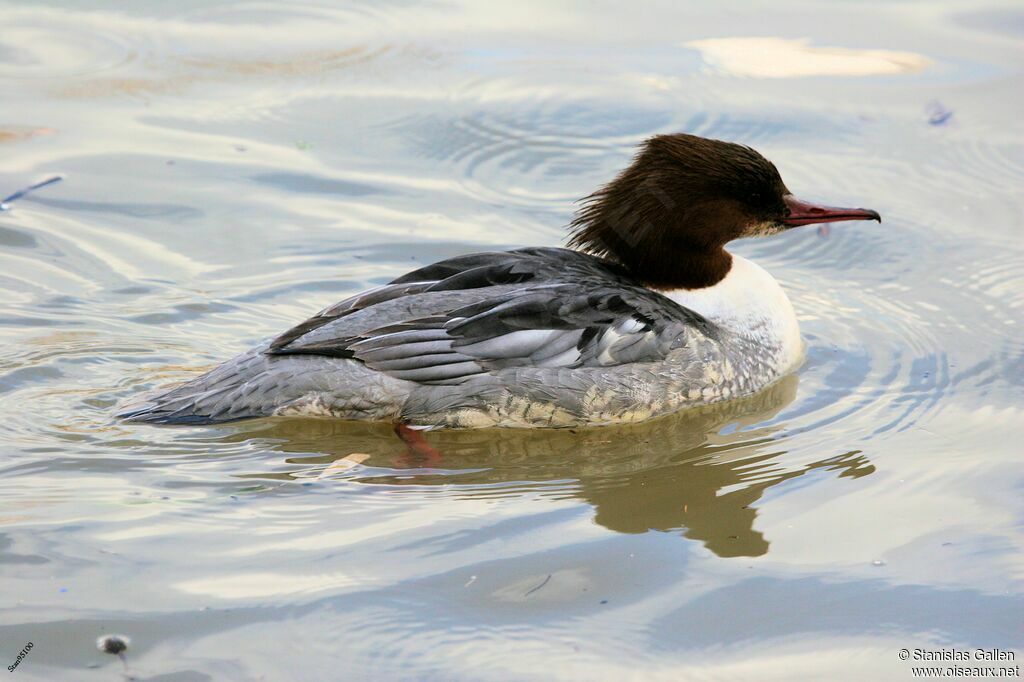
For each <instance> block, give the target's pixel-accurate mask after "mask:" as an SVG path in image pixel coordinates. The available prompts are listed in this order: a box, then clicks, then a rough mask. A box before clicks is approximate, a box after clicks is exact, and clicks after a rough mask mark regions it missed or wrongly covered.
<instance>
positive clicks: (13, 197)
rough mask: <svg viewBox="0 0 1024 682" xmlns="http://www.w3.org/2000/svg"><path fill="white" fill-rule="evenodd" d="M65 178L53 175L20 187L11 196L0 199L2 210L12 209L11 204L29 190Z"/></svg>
mask: <svg viewBox="0 0 1024 682" xmlns="http://www.w3.org/2000/svg"><path fill="white" fill-rule="evenodd" d="M63 179H64V176H63V175H54V176H53V177H51V178H47V179H45V180H43V181H42V182H37V183H36V184H34V185H29V186H28V187H26V188H25V189H19V190H18V191H17V192H15V193H14V194H12V195H11V196H9V197H6V198H5V199H3V200H0V211H9V210H11V207H10V205H9V204H10V203H11V202H12V201H15V200H17V199H20V198H22V197H23V196H25V195H26V194H28V193H29V192H34V191H36V190H37V189H39V188H40V187H46V186H47V185H52V184H53V183H55V182H60V181H61V180H63Z"/></svg>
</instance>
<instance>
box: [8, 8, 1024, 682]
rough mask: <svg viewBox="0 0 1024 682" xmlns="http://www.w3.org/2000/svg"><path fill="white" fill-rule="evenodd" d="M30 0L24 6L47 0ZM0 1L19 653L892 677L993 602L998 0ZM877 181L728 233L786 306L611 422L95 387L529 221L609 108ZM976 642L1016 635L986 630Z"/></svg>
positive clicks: (1009, 602)
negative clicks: (384, 410)
mask: <svg viewBox="0 0 1024 682" xmlns="http://www.w3.org/2000/svg"><path fill="white" fill-rule="evenodd" d="M62 5H64V6H62ZM675 5H676V3H663V4H655V5H649V6H646V7H645V8H643V9H638V8H635V7H632V6H631V5H628V4H623V3H617V4H616V3H598V4H588V5H586V7H585V9H581V8H580V7H574V6H570V5H550V4H549V3H537V4H533V5H522V4H512V5H508V6H504V7H503V6H498V5H493V6H481V5H478V4H475V3H474V4H471V3H464V4H463V5H459V4H455V5H452V4H447V5H438V4H430V3H421V2H415V1H414V2H406V3H393V4H380V3H362V4H361V3H349V4H346V5H344V6H342V5H331V4H323V5H321V4H312V3H310V4H299V3H275V4H270V3H257V2H252V3H248V2H234V3H219V4H210V3H206V2H186V3H155V2H148V3H131V4H122V3H101V2H90V3H82V2H74V3H71V2H64V3H60V2H51V3H37V2H14V3H8V4H6V5H4V6H3V7H2V8H0V26H2V27H3V29H2V30H0V87H2V93H3V95H2V97H3V100H2V101H3V107H2V109H0V152H2V154H0V197H3V196H7V195H8V194H11V193H13V192H14V191H16V190H17V189H20V188H22V187H25V186H28V185H30V184H32V183H33V182H36V181H39V180H42V179H44V178H46V177H49V176H51V175H55V174H64V175H65V176H66V177H65V180H64V181H63V182H61V183H59V184H56V185H51V186H49V187H46V188H43V189H41V190H39V191H38V192H36V193H35V194H33V195H30V196H27V197H24V198H22V199H20V200H18V201H17V202H14V203H13V204H12V205H11V210H10V211H7V212H3V213H0V292H2V302H0V341H2V344H0V401H2V410H3V415H4V417H5V419H4V420H3V423H2V424H0V438H2V441H0V442H2V443H3V444H4V449H3V452H4V457H3V459H2V460H0V468H2V471H3V478H2V479H0V480H2V483H0V548H2V552H0V581H2V582H0V584H2V585H3V587H2V592H0V597H2V603H3V608H2V609H0V642H2V645H0V654H2V655H0V660H3V661H5V663H4V665H9V664H10V663H12V662H13V661H14V659H15V658H16V656H17V654H18V652H19V651H20V650H21V648H22V647H23V646H24V645H25V643H26V642H28V641H31V642H33V644H34V647H33V649H32V650H31V652H30V653H29V654H28V655H27V657H26V658H25V659H24V660H23V661H22V662H21V664H20V666H19V668H18V669H17V672H16V674H17V675H19V677H20V679H38V680H54V679H75V680H110V679H118V678H119V676H120V675H121V663H120V662H118V661H116V660H114V659H113V657H109V656H104V655H103V654H100V653H99V652H97V651H96V650H95V648H94V641H95V638H96V637H97V636H98V635H101V634H104V633H108V632H124V633H125V634H128V635H130V636H131V637H132V648H131V650H130V651H129V653H128V657H127V662H128V670H129V673H130V674H131V675H134V676H135V677H136V678H138V679H152V680H157V679H160V680H179V681H183V680H250V679H274V680H278V679H303V680H308V679H340V678H345V679H349V678H356V679H358V678H373V679H399V678H404V679H409V678H431V679H434V678H436V679H474V680H475V679H493V680H507V679H523V678H545V679H546V678H552V677H555V678H562V679H624V678H631V677H633V678H637V679H667V680H668V679H671V680H677V679H692V678H700V679H736V678H740V679H787V680H788V679H812V678H813V679H909V677H910V671H909V670H908V669H907V668H908V667H909V665H910V664H909V663H903V662H901V661H900V660H899V659H898V656H897V652H898V651H899V649H900V648H905V647H906V648H910V649H914V648H940V647H945V648H958V649H959V648H971V649H973V648H976V647H985V648H992V647H999V648H1003V649H1010V648H1012V647H1014V646H1019V645H1020V614H1021V613H1024V599H1022V596H1021V583H1022V578H1024V561H1022V556H1024V552H1022V550H1024V546H1022V545H1024V532H1022V530H1021V521H1020V520H1021V518H1024V504H1022V502H1021V500H1022V499H1024V496H1022V495H1021V490H1022V487H1024V486H1022V483H1024V479H1022V477H1021V469H1020V453H1021V447H1020V443H1019V439H1020V435H1019V434H1020V428H1021V425H1022V424H1024V414H1022V408H1024V341H1022V337H1021V332H1020V325H1021V323H1022V322H1024V318H1022V315H1021V312H1022V308H1024V242H1022V240H1021V238H1020V230H1021V225H1022V222H1024V211H1022V208H1024V204H1022V202H1021V198H1020V188H1021V187H1022V186H1024V184H1022V182H1024V133H1022V131H1021V127H1020V124H1019V118H1020V106H1019V103H1020V96H1019V88H1020V80H1021V70H1022V69H1021V66H1022V65H1021V60H1020V54H1021V47H1022V42H1024V13H1022V11H1021V10H1020V8H1019V6H1017V5H1016V4H1014V3H1010V2H1006V3H999V2H984V3H977V2H966V1H964V2H951V3H944V4H942V5H941V6H940V5H936V4H934V3H925V4H921V3H903V4H901V3H884V4H882V3H877V4H864V3H856V4H853V3H850V4H836V3H818V4H810V5H808V4H803V5H796V4H793V5H792V6H789V7H776V6H773V8H772V9H773V11H772V13H770V14H769V13H767V12H761V11H759V12H756V13H755V12H754V11H753V10H751V9H750V8H749V7H748V6H747V4H745V3H735V4H733V3H707V4H704V5H702V6H695V5H687V6H681V7H676V6H675ZM776 10H777V11H776ZM669 131H688V132H692V133H696V134H700V135H707V136H713V137H721V138H727V139H732V140H737V141H740V142H744V143H747V144H751V145H753V146H755V147H757V148H758V149H759V150H761V151H762V152H764V153H765V154H766V155H767V156H769V157H770V158H771V159H773V160H774V161H775V162H776V164H777V165H778V166H779V168H780V170H781V172H782V174H783V176H784V178H785V179H786V182H787V184H788V185H789V186H790V187H791V188H792V189H793V190H794V191H795V192H797V193H798V194H800V195H804V196H807V197H809V198H816V199H821V200H823V201H825V202H827V203H833V204H840V205H843V204H846V205H851V204H852V205H867V206H871V207H872V208H876V209H878V210H879V211H880V212H881V213H882V215H883V216H884V218H885V222H884V223H883V224H882V225H875V224H843V225H837V226H833V227H832V228H831V229H830V230H817V231H816V230H815V229H814V228H806V229H802V230H794V231H792V232H791V233H787V234H785V235H782V236H779V237H777V238H774V239H771V240H762V241H751V242H747V243H741V244H736V245H735V250H736V251H737V252H741V253H743V254H744V255H746V256H748V257H750V258H752V259H754V260H756V261H757V262H758V263H760V264H762V265H763V266H765V267H766V268H767V269H768V270H770V271H771V272H772V273H773V274H774V275H775V276H776V277H777V278H778V279H779V280H780V281H782V282H783V284H784V285H785V286H786V288H787V290H788V291H789V293H790V296H791V298H792V300H793V303H794V305H795V307H796V309H797V311H798V314H799V316H800V319H801V325H802V329H803V333H804V337H805V340H806V342H807V346H808V349H807V361H806V363H805V364H804V366H803V367H802V368H801V370H800V371H799V373H798V374H797V375H795V376H792V377H789V378H787V379H786V380H784V381H782V382H780V383H779V384H778V385H776V386H774V387H772V388H771V389H769V390H767V391H765V392H764V393H763V394H760V395H757V396H754V397H752V398H749V399H747V400H743V401H738V402H735V403H730V404H726V405H720V406H716V407H712V408H707V409H702V410H697V411H693V412H689V413H681V414H677V415H673V416H670V417H666V418H663V419H659V420H656V421H653V422H651V423H648V424H643V425H639V426H632V427H625V428H608V429H598V430H580V431H575V432H574V431H557V432H544V431H531V432H520V431H479V432H452V433H437V434H431V435H430V436H429V439H430V442H431V444H432V445H433V446H434V447H435V448H436V449H437V450H439V451H440V452H441V453H442V460H441V461H440V462H437V461H431V460H429V459H427V458H423V457H418V456H416V455H412V454H410V453H409V452H407V451H405V450H404V448H403V447H401V444H400V443H399V442H398V441H397V440H396V439H395V438H394V436H393V435H392V434H391V432H390V430H389V429H388V428H387V427H386V426H383V425H372V424H348V423H340V422H331V421H323V420H306V419H287V420H286V419H276V420H262V421H256V422H250V423H240V424H234V425H227V426H219V427H208V428H174V429H170V428H155V427H149V426H138V425H127V424H120V423H117V422H115V421H113V420H112V419H111V418H110V414H111V409H112V406H113V405H114V404H115V403H117V402H118V401H120V400H122V399H124V398H126V397H128V396H130V395H134V394H136V393H137V392H139V391H141V390H144V389H146V388H149V387H153V386H157V385H160V384H165V383H168V382H172V381H177V380H182V379H185V378H187V377H189V376H192V375H193V374H194V373H195V372H197V371H199V370H200V369H201V368H203V367H206V366H209V365H211V364H213V363H216V362H218V361H220V360H223V359H225V358H227V357H229V356H231V355H232V354H233V353H235V352H238V351H240V350H243V349H245V348H246V347H248V346H250V345H252V344H254V343H256V342H257V341H259V340H260V339H263V338H265V337H267V336H270V335H272V334H275V333H277V332H279V331H281V330H283V329H285V328H287V327H288V326H290V325H291V324H293V323H294V322H296V321H298V320H301V319H303V318H305V317H306V316H308V315H309V314H310V313H312V312H314V311H316V310H317V309H319V308H321V307H323V306H325V305H327V304H330V303H333V302H334V301H336V300H338V299H340V298H342V297H344V296H346V295H348V294H352V293H355V292H357V291H359V290H361V289H363V288H366V287H369V286H372V285H374V284H379V283H381V282H385V281H387V280H389V279H391V278H393V277H395V276H397V275H399V274H401V273H403V272H404V271H406V270H408V269H409V268H411V267H414V266H416V265H418V264H423V263H426V262H430V261H433V260H436V259H438V258H442V257H446V256H451V255H455V254H459V253H464V252H468V251H472V250H479V249H494V248H508V247H514V246H519V245H527V244H557V243H559V242H560V240H561V238H562V227H563V226H564V225H565V224H566V222H567V220H568V219H569V217H570V215H571V211H572V206H573V204H572V202H573V201H574V200H575V199H577V198H579V197H580V196H583V195H585V194H587V193H588V192H589V191H591V190H592V189H593V188H595V187H596V186H597V185H599V184H600V183H601V182H604V181H606V180H607V179H609V178H610V177H611V176H612V174H613V173H614V172H616V171H617V170H618V169H619V168H621V167H622V166H623V165H624V164H625V163H626V162H627V160H628V159H629V156H630V154H631V149H632V147H633V146H634V145H635V144H636V143H638V142H639V141H641V140H642V139H644V138H645V137H647V136H649V135H651V134H655V133H659V132H669ZM1017 655H1018V661H1017V662H1018V663H1019V658H1020V656H1021V655H1024V654H1022V652H1018V654H1017Z"/></svg>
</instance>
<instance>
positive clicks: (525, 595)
mask: <svg viewBox="0 0 1024 682" xmlns="http://www.w3.org/2000/svg"><path fill="white" fill-rule="evenodd" d="M549 580H551V574H550V573H548V577H547V578H544V582H542V583H541V584H540V585H537V586H536V587H534V588H533V589H531V590H530V591H529V592H527V593H526V594H524V595H523V596H524V597H529V596H530V595H531V594H533V593H534V592H536V591H537V590H539V589H540V588H542V587H544V586H545V585H547V584H548V581H549Z"/></svg>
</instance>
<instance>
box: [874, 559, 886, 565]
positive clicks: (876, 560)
mask: <svg viewBox="0 0 1024 682" xmlns="http://www.w3.org/2000/svg"><path fill="white" fill-rule="evenodd" d="M871 565H872V566H885V562H884V561H882V560H881V559H875V560H874V561H872V562H871Z"/></svg>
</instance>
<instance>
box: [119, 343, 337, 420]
mask: <svg viewBox="0 0 1024 682" xmlns="http://www.w3.org/2000/svg"><path fill="white" fill-rule="evenodd" d="M263 350H264V349H263V348H262V347H259V348H254V349H253V350H250V351H247V352H245V353H243V354H241V355H239V356H237V357H236V358H234V359H232V360H228V361H227V362H225V363H224V364H222V365H219V366H217V367H215V368H214V369H212V370H210V371H209V372H207V373H206V374H203V375H202V376H199V377H196V378H195V379H192V380H191V381H189V382H187V383H185V384H182V385H181V386H177V387H175V388H172V389H170V390H166V391H162V392H156V393H155V394H150V395H149V396H147V397H144V398H142V399H141V400H136V401H134V402H133V403H130V404H125V405H123V406H122V407H121V408H120V409H119V410H118V414H117V417H119V418H121V419H127V420H129V421H136V422H150V423H155V424H219V423H224V422H231V421H237V420H239V419H249V418H252V417H266V416H269V415H272V414H275V413H276V412H277V411H278V410H279V409H280V408H282V407H283V406H285V405H287V404H289V403H291V402H294V401H296V400H298V399H300V398H302V397H303V396H305V395H308V394H309V393H310V392H311V391H316V390H317V389H318V388H320V387H319V386H318V384H319V383H320V382H319V377H322V375H323V374H324V372H325V370H329V369H330V368H329V367H324V366H323V365H324V363H325V362H328V361H329V360H330V359H329V358H315V357H311V356H297V357H277V356H269V355H266V354H265V353H263Z"/></svg>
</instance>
